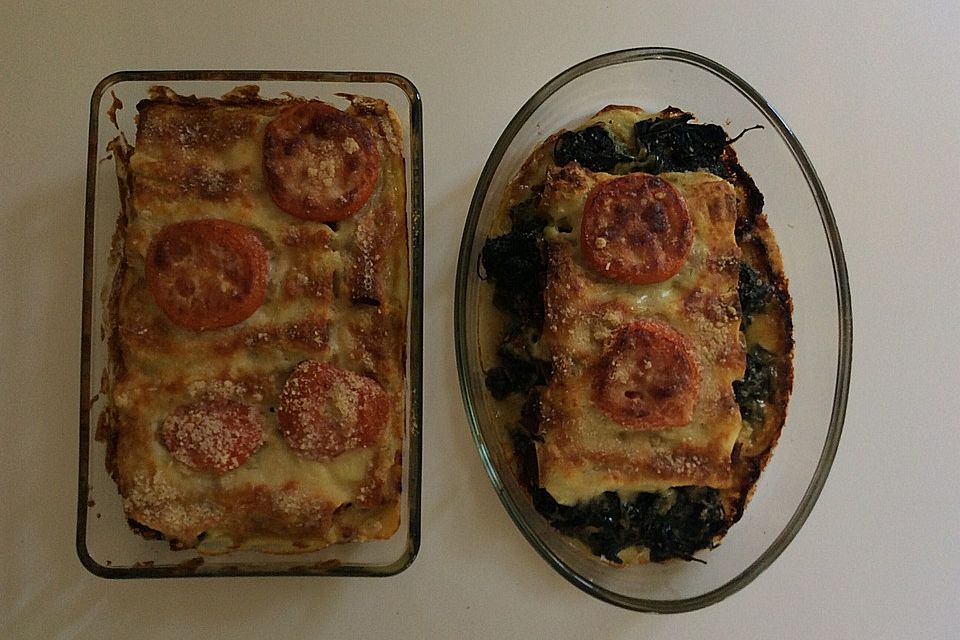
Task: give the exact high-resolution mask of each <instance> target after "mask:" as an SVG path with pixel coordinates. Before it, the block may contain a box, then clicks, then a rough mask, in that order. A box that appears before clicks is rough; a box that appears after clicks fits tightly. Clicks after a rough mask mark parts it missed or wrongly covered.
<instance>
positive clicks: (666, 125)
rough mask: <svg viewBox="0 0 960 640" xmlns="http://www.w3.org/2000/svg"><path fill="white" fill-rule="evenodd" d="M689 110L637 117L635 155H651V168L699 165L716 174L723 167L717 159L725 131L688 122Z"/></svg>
mask: <svg viewBox="0 0 960 640" xmlns="http://www.w3.org/2000/svg"><path fill="white" fill-rule="evenodd" d="M692 118H693V116H692V115H690V114H682V115H679V116H675V117H672V118H653V119H650V120H640V121H639V122H637V123H636V124H635V125H634V127H633V132H634V136H636V139H637V148H638V150H639V151H640V153H639V154H638V157H640V156H643V155H645V154H646V155H648V156H653V158H654V159H655V160H656V161H655V163H654V167H655V170H653V171H651V173H661V172H663V171H697V170H698V169H702V170H704V171H709V172H710V173H713V174H716V175H718V176H720V177H726V176H727V170H726V168H725V167H724V166H723V163H722V162H721V161H720V157H721V156H722V155H723V149H724V147H726V146H727V143H728V140H727V134H726V132H725V131H724V130H723V128H722V127H720V126H718V125H715V124H691V123H690V120H691V119H692Z"/></svg>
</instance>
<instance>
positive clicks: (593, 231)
mask: <svg viewBox="0 0 960 640" xmlns="http://www.w3.org/2000/svg"><path fill="white" fill-rule="evenodd" d="M580 243H581V246H582V247H583V254H584V257H585V258H586V261H587V264H588V265H589V266H590V268H591V269H593V270H594V271H597V272H598V273H601V274H603V275H605V276H607V277H609V278H613V279H614V280H620V281H623V282H629V283H632V284H652V283H654V282H663V281H664V280H666V279H668V278H671V277H673V276H675V275H676V274H677V272H678V271H680V268H681V267H682V266H683V263H684V262H685V261H686V259H687V256H688V255H689V253H690V247H691V246H692V245H693V222H692V221H691V220H690V213H689V212H688V211H687V205H686V202H685V201H684V199H683V196H682V195H680V192H679V191H677V190H676V188H674V187H673V185H671V184H670V183H669V182H667V181H666V180H663V179H662V178H658V177H657V176H652V175H650V174H647V173H631V174H627V175H625V176H622V177H620V178H615V179H613V180H609V181H607V182H602V183H600V184H598V185H597V186H596V187H594V188H593V189H592V190H591V191H590V194H589V195H588V196H587V201H586V204H584V207H583V222H582V224H581V226H580Z"/></svg>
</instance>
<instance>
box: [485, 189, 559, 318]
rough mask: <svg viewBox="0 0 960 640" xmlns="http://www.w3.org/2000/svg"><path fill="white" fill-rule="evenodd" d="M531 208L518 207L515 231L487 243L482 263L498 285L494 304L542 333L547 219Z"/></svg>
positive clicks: (524, 203) (515, 209) (526, 206)
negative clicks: (544, 245)
mask: <svg viewBox="0 0 960 640" xmlns="http://www.w3.org/2000/svg"><path fill="white" fill-rule="evenodd" d="M530 209H534V210H535V208H533V206H532V205H530V204H529V203H527V202H523V203H520V204H519V205H517V206H515V207H514V210H513V211H511V215H513V216H514V217H515V219H514V225H513V229H512V230H511V231H510V232H509V233H505V234H503V235H502V236H497V237H496V238H490V239H488V240H487V241H486V243H484V245H483V249H482V250H481V252H480V263H481V264H482V265H483V269H484V272H485V273H486V277H487V278H488V279H490V280H491V281H492V282H493V285H494V293H493V303H494V304H495V305H497V307H499V308H500V309H503V310H504V311H507V312H508V313H511V314H513V316H514V317H516V318H517V319H518V320H519V322H520V323H521V324H522V325H525V326H529V327H534V328H535V329H537V331H539V329H540V327H542V325H543V288H544V285H545V280H546V263H545V260H544V256H543V247H542V244H543V227H544V226H546V220H545V219H543V218H540V217H538V216H536V215H533V214H532V213H531V212H530Z"/></svg>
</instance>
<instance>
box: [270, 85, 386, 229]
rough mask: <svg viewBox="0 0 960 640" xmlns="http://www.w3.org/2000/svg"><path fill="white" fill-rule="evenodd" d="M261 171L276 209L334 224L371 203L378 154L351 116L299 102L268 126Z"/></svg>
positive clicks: (313, 103)
mask: <svg viewBox="0 0 960 640" xmlns="http://www.w3.org/2000/svg"><path fill="white" fill-rule="evenodd" d="M263 171H264V176H265V178H266V182H267V189H268V190H269V192H270V197H271V198H273V201H274V202H275V203H276V204H277V206H278V207H280V208H281V209H283V210H284V211H286V212H287V213H289V214H291V215H294V216H296V217H298V218H304V219H307V220H319V221H322V222H333V221H336V220H343V219H344V218H347V217H349V216H351V215H353V214H354V213H356V212H357V211H358V210H359V209H360V207H362V206H363V205H364V203H366V201H367V200H369V199H370V196H371V194H373V189H374V187H375V186H376V183H377V176H378V175H379V173H380V152H379V151H377V146H376V144H375V143H374V141H373V138H372V136H371V135H370V132H369V131H367V129H366V127H364V125H363V124H361V123H360V121H359V120H357V119H356V118H354V117H353V116H351V115H350V114H348V113H345V112H343V111H341V110H340V109H337V108H336V107H333V106H331V105H329V104H326V103H324V102H317V101H312V102H304V103H300V104H297V105H294V106H292V107H288V108H286V109H284V110H283V111H281V112H280V114H279V115H278V116H277V117H276V118H274V119H273V120H271V121H270V123H269V124H268V125H267V128H266V131H265V132H264V138H263Z"/></svg>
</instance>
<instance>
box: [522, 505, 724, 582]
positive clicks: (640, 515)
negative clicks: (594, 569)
mask: <svg viewBox="0 0 960 640" xmlns="http://www.w3.org/2000/svg"><path fill="white" fill-rule="evenodd" d="M532 496H533V503H534V507H535V508H536V509H537V511H539V512H540V513H541V514H542V515H543V516H544V517H546V518H547V519H548V520H549V521H550V523H551V524H552V525H553V526H554V527H556V528H557V530H559V531H560V532H561V533H564V534H565V535H568V536H571V537H574V538H577V539H579V540H581V541H582V542H583V543H584V544H586V545H587V546H588V547H590V550H591V552H592V553H593V554H594V555H597V556H601V557H603V558H606V559H607V560H609V561H610V562H614V563H617V564H620V563H622V560H621V559H620V552H621V551H622V550H623V549H625V548H627V547H631V546H634V545H639V546H644V547H647V548H648V549H649V550H650V559H651V560H652V561H654V562H662V561H664V560H669V559H671V558H682V559H685V560H693V559H694V557H693V554H694V553H696V552H697V551H699V550H701V549H706V548H709V547H711V546H712V545H713V540H714V538H716V536H718V535H719V534H721V533H723V532H724V531H725V530H726V528H727V527H728V522H727V520H726V518H725V517H724V511H723V505H722V504H721V502H720V493H719V492H718V491H717V490H716V489H712V488H709V487H674V488H672V489H667V490H665V491H661V492H659V493H639V494H637V495H636V497H634V498H633V499H631V500H627V501H624V500H621V498H620V496H619V494H617V493H616V492H614V491H607V492H606V493H603V494H601V495H600V496H597V497H596V498H594V499H593V500H590V501H589V502H583V503H580V504H577V505H575V506H568V505H562V504H559V503H558V502H557V501H556V500H554V499H553V496H551V495H550V494H549V493H548V492H547V491H546V490H544V489H542V488H534V489H533V491H532Z"/></svg>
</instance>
